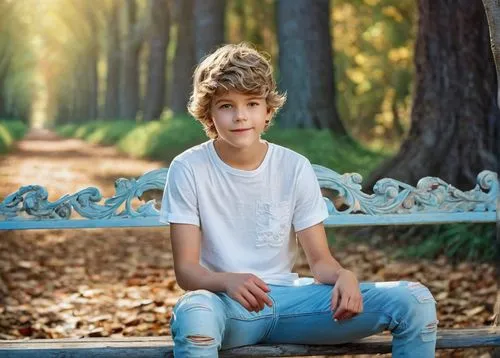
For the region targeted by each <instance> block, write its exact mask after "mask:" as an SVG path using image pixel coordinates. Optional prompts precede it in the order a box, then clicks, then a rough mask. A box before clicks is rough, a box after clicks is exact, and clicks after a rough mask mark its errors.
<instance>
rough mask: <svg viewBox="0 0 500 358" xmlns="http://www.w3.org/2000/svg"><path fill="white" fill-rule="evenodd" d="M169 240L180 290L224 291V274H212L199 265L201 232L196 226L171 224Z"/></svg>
mask: <svg viewBox="0 0 500 358" xmlns="http://www.w3.org/2000/svg"><path fill="white" fill-rule="evenodd" d="M170 239H171V241H172V251H173V255H174V270H175V276H176V278H177V283H178V284H179V286H180V287H181V288H183V289H184V290H189V291H192V290H198V289H205V290H209V291H212V292H223V291H225V287H224V282H225V278H224V276H225V275H226V274H225V273H222V272H212V271H210V270H207V269H206V268H204V267H203V266H201V265H200V244H201V231H200V228H199V227H198V226H196V225H190V224H174V223H171V224H170Z"/></svg>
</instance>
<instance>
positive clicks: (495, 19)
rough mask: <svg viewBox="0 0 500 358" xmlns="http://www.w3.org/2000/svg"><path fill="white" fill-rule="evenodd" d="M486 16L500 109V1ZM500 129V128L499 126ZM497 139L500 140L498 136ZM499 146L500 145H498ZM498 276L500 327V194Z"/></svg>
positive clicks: (489, 4) (488, 5) (499, 351)
mask: <svg viewBox="0 0 500 358" xmlns="http://www.w3.org/2000/svg"><path fill="white" fill-rule="evenodd" d="M483 4H484V8H485V10H486V16H487V19H488V24H489V30H490V41H491V49H492V52H493V59H494V61H495V68H496V78H497V92H496V94H497V97H496V100H497V105H498V106H499V107H500V28H499V26H500V3H499V2H498V0H483ZM499 127H500V126H499ZM497 139H500V135H498V137H497ZM497 145H498V143H497ZM499 152H500V150H498V147H497V156H496V157H497V168H496V169H497V173H499V172H500V153H499ZM496 252H497V254H496V255H497V256H496V260H495V261H496V275H497V298H496V303H495V307H494V315H495V320H494V322H493V325H495V326H498V325H499V323H500V192H499V193H498V196H497V230H496ZM493 356H494V357H500V348H496V349H495V351H494V353H493Z"/></svg>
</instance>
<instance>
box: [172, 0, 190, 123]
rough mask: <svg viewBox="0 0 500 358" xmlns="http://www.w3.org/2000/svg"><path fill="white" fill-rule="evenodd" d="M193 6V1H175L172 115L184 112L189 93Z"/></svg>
mask: <svg viewBox="0 0 500 358" xmlns="http://www.w3.org/2000/svg"><path fill="white" fill-rule="evenodd" d="M193 4H194V1H193V0H176V1H175V12H174V21H175V22H176V23H177V40H176V49H175V56H174V60H173V65H172V68H173V70H172V82H171V86H170V88H171V90H170V108H171V109H172V111H173V112H174V114H180V113H185V112H186V106H187V101H188V98H189V93H190V92H191V76H192V72H193V68H194V66H195V52H194V51H195V50H194V17H193Z"/></svg>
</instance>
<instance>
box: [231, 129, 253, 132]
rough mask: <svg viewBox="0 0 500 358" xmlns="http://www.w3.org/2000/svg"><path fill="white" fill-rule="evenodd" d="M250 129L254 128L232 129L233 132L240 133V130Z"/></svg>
mask: <svg viewBox="0 0 500 358" xmlns="http://www.w3.org/2000/svg"><path fill="white" fill-rule="evenodd" d="M250 129H252V128H240V129H232V130H231V132H237V133H240V132H246V131H249V130H250Z"/></svg>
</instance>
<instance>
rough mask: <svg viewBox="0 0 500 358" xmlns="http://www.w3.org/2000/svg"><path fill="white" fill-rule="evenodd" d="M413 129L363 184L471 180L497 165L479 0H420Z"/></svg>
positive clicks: (497, 122)
mask: <svg viewBox="0 0 500 358" xmlns="http://www.w3.org/2000/svg"><path fill="white" fill-rule="evenodd" d="M418 9H419V20H418V34H417V42H416V48H415V70H416V73H415V93H414V98H413V108H412V113H411V129H410V133H409V135H408V137H407V139H406V140H405V141H404V143H403V144H402V146H401V149H400V151H399V153H398V154H397V155H396V156H395V157H394V158H392V159H391V160H389V161H387V162H386V163H384V164H383V165H382V166H381V167H380V168H378V169H377V170H376V171H375V172H374V173H373V174H372V176H371V178H370V180H368V183H367V184H366V185H367V187H371V186H372V185H373V183H374V182H375V181H376V180H377V179H379V178H381V177H385V176H387V177H393V178H396V179H400V180H403V181H405V182H408V183H413V184H415V183H416V182H417V180H418V179H419V178H421V177H423V176H427V175H432V176H438V177H440V178H442V179H444V180H445V181H447V182H450V183H452V184H454V185H456V186H459V187H462V188H464V187H467V186H471V185H472V184H474V183H475V181H476V175H477V174H478V173H479V172H480V171H481V170H484V169H489V170H495V169H496V168H497V165H498V162H497V158H495V154H494V153H498V150H499V149H498V146H499V145H500V135H499V128H500V119H499V117H500V116H499V111H498V107H497V104H496V101H495V98H496V80H495V65H494V62H493V58H492V54H491V49H490V46H489V40H488V25H487V21H486V16H485V12H484V9H483V6H482V4H481V0H472V1H470V0H457V1H451V2H450V1H447V0H419V2H418Z"/></svg>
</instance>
